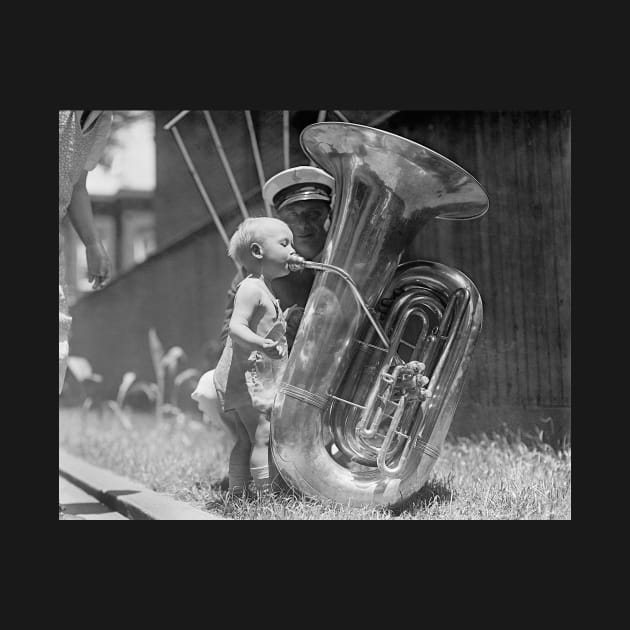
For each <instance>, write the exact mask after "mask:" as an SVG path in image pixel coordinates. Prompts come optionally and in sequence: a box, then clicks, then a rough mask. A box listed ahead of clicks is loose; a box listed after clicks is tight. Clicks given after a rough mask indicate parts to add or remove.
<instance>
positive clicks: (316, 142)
mask: <svg viewBox="0 0 630 630" xmlns="http://www.w3.org/2000/svg"><path fill="white" fill-rule="evenodd" d="M300 142H301V145H302V148H303V149H304V151H305V153H306V154H307V155H308V156H309V157H310V158H311V159H312V160H313V161H314V162H315V163H316V164H317V165H318V166H320V167H321V168H323V169H324V170H326V171H328V172H329V173H330V174H331V175H333V177H334V178H335V198H334V200H333V211H332V224H331V227H330V229H329V232H328V238H327V241H326V244H325V246H324V250H323V252H322V256H321V262H309V261H303V260H302V261H301V264H299V265H296V267H297V268H300V267H309V268H313V269H316V270H318V271H320V272H321V273H318V274H317V276H316V278H315V282H314V284H313V288H312V290H311V293H310V296H309V299H308V302H307V304H306V307H305V311H304V315H303V318H302V322H301V324H300V328H299V330H298V333H297V336H296V338H295V341H294V344H293V349H292V352H291V355H290V356H289V360H288V364H287V366H286V370H285V371H284V375H283V380H282V382H281V383H280V386H279V390H278V394H277V396H276V399H275V402H274V407H273V411H272V417H271V444H272V452H273V457H274V461H275V464H276V466H277V468H278V470H279V472H280V474H281V475H282V477H283V478H284V480H285V481H286V482H287V483H289V484H290V485H292V486H294V487H296V488H297V489H298V490H300V491H301V492H303V493H304V494H306V495H307V496H312V497H319V498H327V499H331V500H333V501H336V502H338V503H342V504H345V505H349V506H363V505H383V506H395V505H397V504H400V503H401V502H403V501H405V500H406V499H408V498H409V497H410V496H411V495H412V494H413V493H415V492H417V491H418V490H419V489H420V488H421V487H422V486H423V485H424V483H425V482H426V480H427V478H428V476H429V473H430V471H431V469H432V467H433V465H434V464H435V461H436V459H437V457H438V456H439V453H440V450H441V448H442V445H443V442H444V439H445V437H446V434H447V432H448V429H449V426H450V423H451V420H452V417H453V414H454V412H455V409H456V406H457V402H458V400H459V396H460V394H461V390H462V385H463V380H464V376H465V372H466V369H467V367H468V364H469V362H470V358H471V354H472V352H473V349H474V345H475V342H476V339H477V336H478V334H479V331H480V329H481V324H482V317H483V315H482V313H483V311H482V303H481V298H480V296H479V292H478V291H477V289H476V287H475V285H474V284H473V282H472V281H471V280H470V279H469V278H467V277H466V276H465V275H464V274H463V273H461V272H460V271H458V270H456V269H453V268H451V267H447V266H445V265H442V264H440V263H437V262H432V261H413V262H408V263H405V264H402V265H400V264H399V262H400V258H401V256H402V253H403V251H404V250H405V248H406V247H408V245H409V244H410V243H411V241H412V240H413V238H414V237H415V236H416V234H417V233H418V231H419V230H420V229H421V228H422V226H423V225H424V224H426V223H427V222H428V221H431V220H433V219H442V220H443V219H446V220H466V219H474V218H477V217H479V216H481V215H483V214H484V213H485V212H486V211H487V209H488V197H487V195H486V193H485V191H484V190H483V188H482V187H481V185H480V184H479V182H477V180H476V179H475V178H474V177H472V176H471V175H470V174H469V173H467V172H466V171H465V170H464V169H462V168H461V167H459V166H458V165H457V164H455V163H454V162H452V161H451V160H448V159H447V158H445V157H443V156H441V155H439V154H438V153H436V152H434V151H432V150H431V149H428V148H426V147H423V146H422V145H419V144H417V143H415V142H412V141H410V140H407V139H405V138H401V137H399V136H396V135H394V134H391V133H387V132H384V131H381V130H377V129H373V128H370V127H365V126H362V125H355V124H350V123H335V122H330V123H316V124H313V125H310V126H309V127H307V128H306V129H304V131H303V132H302V134H301V137H300ZM382 304H387V308H383V307H382V306H381V307H380V308H379V309H378V310H377V308H376V307H377V306H378V305H382ZM384 311H385V312H384Z"/></svg>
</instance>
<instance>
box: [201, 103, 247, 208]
mask: <svg viewBox="0 0 630 630" xmlns="http://www.w3.org/2000/svg"><path fill="white" fill-rule="evenodd" d="M203 116H204V118H205V119H206V122H207V123H208V128H209V129H210V134H211V135H212V140H213V141H214V146H215V147H216V148H217V151H218V152H219V157H220V158H221V163H222V164H223V168H224V169H225V173H226V174H227V177H228V179H229V180H230V186H231V187H232V192H233V193H234V196H235V197H236V202H237V203H238V207H239V208H240V209H241V214H242V215H243V218H244V219H249V212H247V208H246V207H245V202H244V201H243V197H241V191H240V190H239V188H238V184H237V183H236V180H235V179H234V174H233V173H232V169H231V168H230V163H229V162H228V159H227V156H226V155H225V151H224V150H223V145H222V144H221V138H219V134H218V133H217V128H216V127H215V126H214V121H213V120H212V116H210V112H209V111H208V110H207V109H204V110H203Z"/></svg>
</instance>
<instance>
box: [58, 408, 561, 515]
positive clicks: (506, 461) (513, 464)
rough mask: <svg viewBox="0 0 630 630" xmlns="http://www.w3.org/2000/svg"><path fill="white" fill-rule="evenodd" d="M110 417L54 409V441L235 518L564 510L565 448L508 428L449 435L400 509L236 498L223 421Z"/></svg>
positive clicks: (158, 488)
mask: <svg viewBox="0 0 630 630" xmlns="http://www.w3.org/2000/svg"><path fill="white" fill-rule="evenodd" d="M131 422H132V428H131V429H128V428H124V427H123V426H122V425H121V424H120V422H119V421H118V420H117V419H115V418H114V417H112V416H108V415H105V416H104V417H99V415H98V414H97V413H96V412H91V413H90V414H89V416H88V417H87V419H85V420H84V421H82V420H81V416H80V413H79V410H78V409H68V408H60V410H59V445H60V446H61V447H63V448H65V449H66V450H67V451H68V452H70V453H72V454H74V455H77V456H79V457H82V458H83V459H85V460H86V461H88V462H90V463H92V464H95V465H97V466H101V467H103V468H107V469H109V470H111V471H112V472H115V473H117V474H120V475H124V476H126V477H129V478H130V479H133V480H135V481H138V482H140V483H142V484H144V485H145V486H147V487H148V488H151V489H152V490H155V491H156V492H163V493H166V494H168V495H170V496H172V497H173V498H175V499H178V500H180V501H185V502H187V503H190V504H191V505H194V506H195V507H198V508H201V509H204V510H208V511H210V512H219V513H223V514H226V515H228V516H229V517H230V518H234V519H281V520H313V519H316V520H359V519H360V520H363V519H369V520H409V519H413V520H456V519H458V520H459V519H477V520H479V519H484V520H485V519H493V520H494V519H509V520H525V519H535V520H539V519H561V520H569V519H570V518H571V449H570V447H569V448H567V449H566V450H564V451H562V452H555V451H554V450H553V449H551V448H550V447H549V446H547V445H545V444H542V443H535V442H532V441H528V442H527V443H525V442H524V441H522V440H521V439H519V438H516V437H514V438H508V437H506V436H496V437H492V438H490V437H487V436H481V437H480V438H479V439H477V440H470V439H463V438H457V439H452V440H449V441H447V443H446V444H445V446H444V449H443V452H442V456H441V457H440V459H439V460H438V461H437V463H436V465H435V467H434V468H433V471H432V474H431V477H430V478H429V481H428V483H427V484H426V485H425V486H424V488H422V489H421V490H420V491H419V492H418V493H417V495H416V496H415V497H413V499H412V500H411V501H410V502H409V503H408V504H407V505H406V506H405V507H404V508H403V509H401V510H398V511H396V512H394V511H393V510H389V509H383V508H347V507H343V506H339V505H335V504H332V503H329V502H326V501H317V500H310V499H300V498H298V497H296V496H294V495H285V496H280V497H273V498H262V499H251V500H241V499H232V498H229V497H228V495H227V493H226V491H225V489H222V488H224V487H225V486H226V483H225V481H226V479H225V478H226V476H227V462H228V456H229V453H230V448H231V442H230V438H229V436H228V435H227V434H226V432H225V431H224V429H223V428H222V426H221V425H218V424H217V425H215V424H212V423H208V424H207V423H203V422H201V421H200V420H199V419H196V418H193V417H186V419H185V420H181V421H179V422H178V421H176V420H173V419H165V420H162V421H159V422H158V421H157V420H156V419H155V417H154V416H152V415H150V414H134V415H133V416H132V421H131Z"/></svg>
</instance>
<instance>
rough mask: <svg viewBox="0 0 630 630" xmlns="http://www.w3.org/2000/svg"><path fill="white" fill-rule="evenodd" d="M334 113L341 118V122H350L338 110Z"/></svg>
mask: <svg viewBox="0 0 630 630" xmlns="http://www.w3.org/2000/svg"><path fill="white" fill-rule="evenodd" d="M334 112H335V114H337V116H339V118H341V120H343V122H347V123H349V122H350V121H349V120H348V119H347V118H346V117H345V116H344V115H343V114H342V113H341V112H340V111H339V110H338V109H335V110H334Z"/></svg>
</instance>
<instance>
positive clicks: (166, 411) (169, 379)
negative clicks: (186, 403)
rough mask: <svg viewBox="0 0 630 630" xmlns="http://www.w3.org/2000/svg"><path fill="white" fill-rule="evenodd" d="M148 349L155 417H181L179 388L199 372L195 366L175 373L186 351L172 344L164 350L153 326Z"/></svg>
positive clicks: (184, 357) (197, 376) (199, 373)
mask: <svg viewBox="0 0 630 630" xmlns="http://www.w3.org/2000/svg"><path fill="white" fill-rule="evenodd" d="M149 350H150V352H151V361H152V362H153V369H154V371H155V377H156V380H157V383H155V386H156V387H157V399H156V405H155V411H156V415H157V418H158V420H160V419H162V418H163V417H164V416H165V415H170V416H174V417H176V418H178V419H182V418H183V417H184V413H183V412H182V410H181V409H180V408H179V407H178V405H177V401H178V395H179V392H180V389H181V387H182V385H183V384H184V383H185V382H186V381H188V380H190V379H193V378H196V379H198V378H199V377H200V376H201V372H200V371H199V370H197V369H195V368H188V369H186V370H183V371H182V372H179V373H177V366H178V364H179V363H180V362H182V361H184V360H185V359H186V353H185V352H184V350H183V349H182V348H180V347H179V346H173V347H172V348H169V349H168V350H167V351H164V346H163V345H162V342H161V341H160V338H159V337H158V335H157V332H156V331H155V329H154V328H151V329H150V330H149ZM169 389H170V392H169V391H168V390H169ZM168 394H170V395H168Z"/></svg>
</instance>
